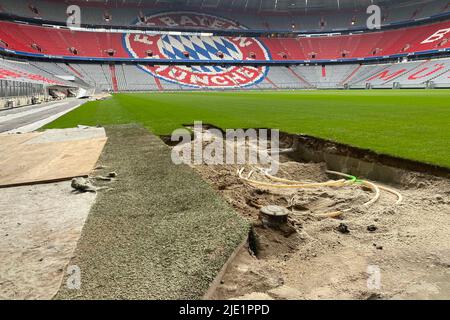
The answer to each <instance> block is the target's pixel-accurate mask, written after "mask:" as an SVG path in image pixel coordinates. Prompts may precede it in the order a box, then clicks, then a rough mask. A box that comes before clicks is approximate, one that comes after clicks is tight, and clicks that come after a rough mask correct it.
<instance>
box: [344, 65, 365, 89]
mask: <svg viewBox="0 0 450 320" xmlns="http://www.w3.org/2000/svg"><path fill="white" fill-rule="evenodd" d="M361 67H362V65H358V66H357V67H356V68H355V69H354V70H353V71H352V72H351V73H350V74H349V75H348V76H347V77H346V78H345V79H344V80H342V81H341V82H340V83H339V85H344V84H346V83H349V82H350V80H351V79H352V78H353V77H354V76H355V74H357V73H358V71H359V69H361Z"/></svg>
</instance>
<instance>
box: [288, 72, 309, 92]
mask: <svg viewBox="0 0 450 320" xmlns="http://www.w3.org/2000/svg"><path fill="white" fill-rule="evenodd" d="M288 69H289V71H290V72H291V73H292V74H293V75H294V77H296V78H297V79H298V80H300V82H301V83H304V84H306V86H307V87H309V88H313V87H314V86H313V85H312V84H311V83H309V82H308V81H306V80H305V79H304V78H303V77H301V76H300V75H299V74H297V73H296V72H295V71H294V70H292V68H291V67H288Z"/></svg>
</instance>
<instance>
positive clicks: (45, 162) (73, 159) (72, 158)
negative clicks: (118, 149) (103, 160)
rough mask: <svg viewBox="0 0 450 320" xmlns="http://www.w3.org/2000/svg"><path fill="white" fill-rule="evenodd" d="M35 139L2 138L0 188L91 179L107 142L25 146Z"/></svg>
mask: <svg viewBox="0 0 450 320" xmlns="http://www.w3.org/2000/svg"><path fill="white" fill-rule="evenodd" d="M33 135H34V136H33ZM27 136H29V137H27ZM34 137H36V134H35V133H31V134H23V135H2V136H0V188H1V187H11V186H18V185H27V184H36V183H45V182H52V181H61V180H68V179H71V178H73V177H81V176H87V175H89V174H90V172H91V171H92V169H93V168H94V167H95V164H96V163H97V161H98V158H99V157H100V154H101V152H102V150H103V147H104V146H105V143H106V140H107V138H106V137H104V138H95V139H84V140H76V141H61V142H51V143H36V144H33V143H25V142H27V141H28V142H29V141H30V139H32V138H34Z"/></svg>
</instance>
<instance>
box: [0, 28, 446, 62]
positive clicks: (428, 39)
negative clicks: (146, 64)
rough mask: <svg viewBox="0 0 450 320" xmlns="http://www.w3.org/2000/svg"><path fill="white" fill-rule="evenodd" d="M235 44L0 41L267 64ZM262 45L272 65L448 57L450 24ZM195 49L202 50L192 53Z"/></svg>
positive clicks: (35, 35) (40, 33)
mask: <svg viewBox="0 0 450 320" xmlns="http://www.w3.org/2000/svg"><path fill="white" fill-rule="evenodd" d="M130 38H131V39H130ZM159 39H161V40H159ZM231 39H232V38H230V37H212V36H192V35H191V36H178V35H176V36H172V35H163V36H147V35H145V34H129V35H126V34H122V33H109V32H91V31H69V30H63V29H55V28H52V27H42V26H30V25H23V24H18V23H11V22H5V21H1V22H0V40H1V41H2V42H3V43H6V44H7V48H5V49H8V50H13V51H16V52H18V53H25V54H28V55H42V54H46V55H52V56H62V57H89V58H130V52H129V51H130V49H131V47H132V49H133V51H134V52H135V56H134V57H137V58H150V57H148V55H147V54H146V52H147V51H148V49H149V48H153V49H154V46H149V45H148V44H147V42H152V41H161V42H162V45H160V46H159V50H160V51H161V54H162V55H163V56H162V57H160V56H159V55H158V56H156V55H155V56H154V57H151V58H154V59H157V58H158V57H159V58H161V59H170V60H186V59H187V60H199V61H202V60H216V61H221V60H249V59H254V60H269V59H268V58H267V57H265V56H264V55H262V54H257V55H256V56H255V57H250V56H242V55H240V54H239V52H238V51H236V50H233V49H232V48H230V47H227V48H225V50H226V51H225V50H221V48H224V45H225V46H228V45H229V44H230V42H231V41H230V40H231ZM258 40H259V41H260V42H261V43H262V44H263V45H264V46H265V47H266V48H267V49H268V50H269V52H270V56H271V57H272V58H271V59H272V60H276V61H283V60H284V61H306V60H308V61H311V60H312V61H316V60H322V61H323V60H336V59H341V60H348V59H361V58H373V57H385V56H394V55H408V54H418V53H421V52H425V53H427V52H429V51H433V50H434V51H443V50H449V51H450V21H445V22H439V23H433V24H430V25H424V26H416V27H409V28H402V29H397V30H387V31H380V32H371V33H363V34H357V35H337V36H321V37H298V38H278V39H274V38H258ZM124 43H125V44H124ZM192 43H196V44H198V46H194V47H193V46H192V45H191V44H192ZM205 46H206V47H205ZM208 46H209V47H208ZM0 48H1V46H0ZM205 48H206V49H205ZM201 49H204V50H205V53H202V51H201ZM155 50H156V49H155ZM219 51H222V53H223V55H222V57H219V56H218V55H215V53H219ZM185 53H187V54H188V55H186V54H185ZM132 57H133V56H132Z"/></svg>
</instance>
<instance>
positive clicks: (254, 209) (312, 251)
mask: <svg viewBox="0 0 450 320" xmlns="http://www.w3.org/2000/svg"><path fill="white" fill-rule="evenodd" d="M186 128H187V129H189V137H191V138H193V140H192V141H191V142H190V143H192V144H195V143H196V141H195V137H196V135H195V133H196V132H195V130H196V129H195V127H194V126H193V125H187V126H186ZM211 128H214V129H218V128H216V127H214V126H211V125H204V126H203V127H202V129H201V130H202V131H206V130H208V129H211ZM197 130H198V129H197ZM219 130H220V129H219ZM220 132H222V133H224V132H223V130H220ZM269 136H270V135H269ZM162 138H163V140H164V141H166V142H167V143H168V144H170V145H172V146H174V145H176V143H175V144H174V141H170V140H171V139H170V137H162ZM210 138H211V137H210ZM215 138H216V139H217V137H215ZM207 140H208V139H207ZM168 141H170V143H169V142H168ZM279 141H280V144H279V149H280V150H283V151H287V152H282V153H281V154H280V156H279V170H278V172H277V173H276V174H274V175H271V174H270V173H269V172H268V171H267V170H264V169H267V168H261V167H260V166H258V165H254V164H250V163H245V164H218V165H206V164H200V165H196V164H191V165H190V166H191V167H192V168H193V169H194V170H195V171H196V172H197V173H198V174H199V175H200V176H201V177H202V178H203V179H204V180H205V181H207V182H208V183H209V184H210V185H211V186H212V187H213V188H214V189H215V190H216V192H218V193H219V194H221V195H222V196H223V197H224V198H225V200H226V201H227V202H228V203H229V204H230V205H231V206H232V207H233V208H234V209H235V210H236V211H237V212H239V213H240V214H241V215H242V216H243V217H245V218H246V219H247V220H248V221H249V222H250V223H251V226H252V228H251V232H250V234H249V237H248V241H247V243H246V244H245V245H244V246H243V247H242V248H241V249H240V251H239V252H238V253H237V254H236V255H233V256H232V258H230V260H229V261H228V262H227V263H226V264H225V266H224V267H223V272H221V273H220V275H219V279H218V280H216V281H215V282H214V283H213V285H212V286H211V288H210V290H209V291H208V293H207V294H206V296H205V298H208V299H210V298H211V299H229V298H237V299H252V298H259V299H261V298H267V299H271V298H272V299H331V298H333V299H340V298H354V299H373V298H382V299H384V298H386V299H387V298H404V297H413V296H414V295H413V294H412V295H411V292H412V290H411V288H410V287H411V286H413V285H414V284H416V283H421V281H425V282H427V281H428V282H429V283H430V287H429V288H434V287H435V286H436V283H435V281H437V280H436V279H437V278H436V279H431V278H430V279H423V274H426V273H427V272H428V266H429V264H430V259H431V260H435V262H436V263H434V265H436V266H438V265H439V263H441V262H442V261H447V259H450V241H449V240H450V233H449V232H448V231H450V225H449V223H448V216H449V215H450V200H449V198H450V181H449V177H450V175H449V171H448V169H446V168H439V167H433V166H430V165H427V164H422V163H416V162H411V161H406V160H403V159H398V158H393V157H388V156H384V155H377V154H376V153H374V152H371V151H368V150H361V149H357V148H353V147H350V146H346V145H341V144H336V143H333V142H330V141H326V140H321V139H316V138H313V137H308V136H303V135H292V134H287V133H280V139H279ZM210 142H211V140H208V141H202V146H203V147H206V146H207V145H208V143H210ZM185 143H186V142H185ZM197 143H198V141H197ZM261 169H262V170H261ZM272 208H276V210H272ZM268 209H270V210H269V211H270V214H271V215H272V217H270V219H269V220H268V219H267V210H268ZM278 213H283V214H281V215H280V216H279V217H278V216H277V215H278ZM270 220H271V221H270ZM274 221H276V222H277V223H273V222H274ZM278 222H280V223H278ZM437 225H439V226H444V227H443V228H440V229H438V230H436V228H435V227H433V226H437ZM442 243H446V245H444V247H442ZM436 248H439V249H438V250H436ZM430 252H432V253H431V254H430ZM439 261H441V262H439ZM449 261H450V260H449ZM441 265H442V263H441ZM370 268H375V269H376V268H378V269H381V270H383V272H384V273H383V288H382V290H381V289H379V288H378V289H377V288H372V287H368V286H367V272H368V270H369V269H370ZM378 269H377V270H378ZM370 270H372V269H370ZM398 270H406V271H405V272H402V273H399V272H398ZM435 271H436V273H435V274H441V273H442V274H444V273H445V272H446V270H445V268H443V267H442V268H441V267H436V270H435ZM411 279H413V280H412V281H411ZM399 284H400V285H399ZM433 292H435V293H436V292H438V294H437V295H438V296H439V297H447V298H448V297H449V295H450V294H449V292H448V291H445V290H442V291H441V290H440V289H438V290H437V291H433V290H429V291H427V290H425V293H424V294H425V296H430V297H431V296H432V295H433V294H434V293H433Z"/></svg>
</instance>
